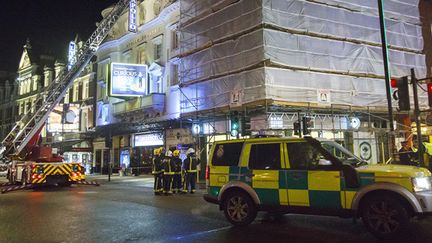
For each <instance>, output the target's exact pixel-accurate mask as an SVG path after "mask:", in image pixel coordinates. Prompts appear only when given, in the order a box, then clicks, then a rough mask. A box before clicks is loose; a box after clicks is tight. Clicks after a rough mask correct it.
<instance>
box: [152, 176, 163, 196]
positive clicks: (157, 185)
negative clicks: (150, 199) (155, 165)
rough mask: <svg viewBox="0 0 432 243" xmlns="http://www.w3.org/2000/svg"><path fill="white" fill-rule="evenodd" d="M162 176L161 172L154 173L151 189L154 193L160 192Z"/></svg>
mask: <svg viewBox="0 0 432 243" xmlns="http://www.w3.org/2000/svg"><path fill="white" fill-rule="evenodd" d="M162 177H163V174H162V173H157V174H154V186H153V191H154V192H155V193H159V192H162Z"/></svg>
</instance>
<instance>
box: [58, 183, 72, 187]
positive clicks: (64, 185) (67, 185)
mask: <svg viewBox="0 0 432 243" xmlns="http://www.w3.org/2000/svg"><path fill="white" fill-rule="evenodd" d="M71 185H72V183H70V182H64V183H60V184H59V186H61V187H69V186H71Z"/></svg>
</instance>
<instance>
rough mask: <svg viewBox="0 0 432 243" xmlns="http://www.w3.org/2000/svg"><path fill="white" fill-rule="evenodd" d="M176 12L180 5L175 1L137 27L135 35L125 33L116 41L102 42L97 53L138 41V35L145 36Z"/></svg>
mask: <svg viewBox="0 0 432 243" xmlns="http://www.w3.org/2000/svg"><path fill="white" fill-rule="evenodd" d="M178 10H180V3H179V2H178V1H176V2H174V3H172V4H170V5H168V6H167V7H166V8H164V9H163V10H162V11H161V12H160V14H159V15H158V16H157V17H156V18H154V19H152V20H150V21H149V22H147V23H145V24H143V25H141V26H139V27H138V32H137V33H127V34H125V35H123V36H121V37H120V38H118V39H116V40H110V41H107V42H104V43H102V44H101V45H100V46H99V49H98V52H103V51H106V50H108V49H111V48H118V47H121V44H123V43H125V42H127V41H128V40H129V41H130V40H132V39H134V38H135V39H138V38H139V36H140V34H145V33H146V32H149V31H151V30H152V29H153V28H155V27H157V26H158V25H159V24H161V23H164V22H167V21H168V20H169V18H170V17H171V15H172V14H173V13H174V12H175V11H178ZM144 42H145V41H144ZM136 44H141V43H138V42H137V43H136ZM115 51H118V49H117V50H113V52H115Z"/></svg>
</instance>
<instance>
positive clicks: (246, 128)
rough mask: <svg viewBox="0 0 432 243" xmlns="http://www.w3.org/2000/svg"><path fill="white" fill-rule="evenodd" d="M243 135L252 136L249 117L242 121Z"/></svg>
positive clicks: (244, 117)
mask: <svg viewBox="0 0 432 243" xmlns="http://www.w3.org/2000/svg"><path fill="white" fill-rule="evenodd" d="M241 134H242V136H246V135H251V118H250V117H249V116H247V115H244V116H243V119H242V121H241Z"/></svg>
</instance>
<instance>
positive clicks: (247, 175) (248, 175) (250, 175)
mask: <svg viewBox="0 0 432 243" xmlns="http://www.w3.org/2000/svg"><path fill="white" fill-rule="evenodd" d="M245 176H246V177H254V176H255V174H246V175H245Z"/></svg>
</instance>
